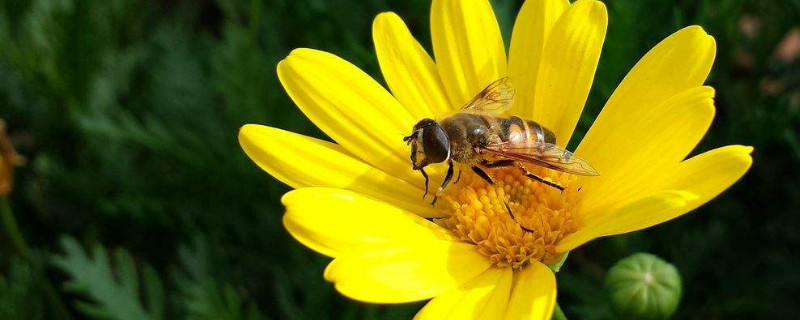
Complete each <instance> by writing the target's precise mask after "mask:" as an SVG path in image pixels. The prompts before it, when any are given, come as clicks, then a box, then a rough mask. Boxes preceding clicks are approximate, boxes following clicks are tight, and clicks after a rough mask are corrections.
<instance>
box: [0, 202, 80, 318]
mask: <svg viewBox="0 0 800 320" xmlns="http://www.w3.org/2000/svg"><path fill="white" fill-rule="evenodd" d="M0 220H2V223H3V230H4V231H5V233H6V235H7V236H8V238H9V240H10V241H11V246H12V247H13V249H14V251H15V252H16V253H17V254H18V255H19V256H20V257H21V258H22V259H23V260H24V261H25V262H27V263H29V264H33V261H32V260H33V259H31V250H30V248H28V245H27V244H25V239H23V238H22V232H20V231H19V225H17V219H16V218H14V213H13V212H12V211H11V206H10V205H9V204H8V200H7V199H6V198H5V197H3V196H0ZM34 269H35V270H39V268H34ZM40 279H41V280H40V281H41V285H42V287H43V289H44V293H45V295H46V296H47V300H48V301H49V302H50V303H51V305H52V306H53V309H54V312H55V315H56V317H55V318H56V319H65V320H73V319H74V318H73V317H72V315H71V314H70V313H69V310H67V306H66V305H65V304H64V301H63V300H61V296H60V295H59V294H58V291H56V289H55V288H54V287H53V284H52V283H50V281H48V280H47V276H45V275H42V277H41V278H40Z"/></svg>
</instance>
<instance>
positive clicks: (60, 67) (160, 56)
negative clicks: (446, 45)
mask: <svg viewBox="0 0 800 320" xmlns="http://www.w3.org/2000/svg"><path fill="white" fill-rule="evenodd" d="M0 3H1V4H0V118H3V119H5V120H6V122H7V127H8V132H9V134H10V137H11V139H12V141H13V144H14V145H15V147H16V148H17V150H18V152H19V153H20V154H22V155H23V156H24V157H25V162H24V164H23V165H22V166H20V167H19V168H18V170H17V172H16V173H17V180H16V184H15V187H14V190H13V192H12V193H11V194H10V195H9V196H8V202H9V203H10V205H11V209H13V213H14V215H15V216H16V218H17V220H18V223H19V227H20V229H21V231H22V235H23V237H24V239H25V241H26V242H27V244H28V247H29V248H30V250H31V255H29V256H25V255H22V254H20V253H19V250H15V248H14V247H13V246H12V245H11V243H12V242H11V240H12V239H11V237H10V236H9V229H10V228H11V227H10V223H9V222H8V221H5V222H4V225H3V226H4V228H3V229H2V230H0V233H1V234H0V236H1V237H0V250H2V251H0V270H2V275H1V276H0V319H69V318H70V317H71V318H73V319H409V318H410V317H411V316H412V315H413V314H414V313H415V312H416V310H418V308H419V307H420V306H421V304H411V305H398V306H374V305H364V304H359V303H356V302H353V301H349V300H347V299H346V298H343V297H342V296H340V295H338V294H337V293H336V292H335V291H334V289H333V288H332V286H331V285H330V284H328V283H326V282H325V281H324V280H323V279H322V270H323V268H324V266H325V264H326V263H327V261H328V260H327V259H326V258H323V257H321V256H320V255H318V254H315V253H313V252H311V251H310V250H309V249H306V248H304V247H302V246H301V245H299V244H297V243H296V242H295V241H294V240H292V239H291V238H290V237H289V235H288V234H287V232H286V231H285V230H284V229H283V227H282V225H281V223H280V219H281V215H282V212H283V209H282V207H281V206H280V203H279V202H278V199H279V197H280V196H281V195H282V194H283V193H285V192H286V191H288V188H287V187H286V186H284V185H282V184H280V183H278V182H277V181H276V180H274V179H273V178H271V177H270V176H269V175H267V174H266V173H264V172H262V171H261V170H259V169H258V168H257V167H256V166H255V165H254V164H252V163H251V162H250V161H249V160H248V159H247V158H246V156H245V155H244V153H243V152H242V151H241V149H240V148H239V145H238V143H237V139H236V135H237V131H238V128H239V127H240V126H241V125H243V124H245V123H258V124H265V125H270V126H275V127H280V128H285V129H289V130H291V131H295V132H300V133H303V134H308V135H312V136H316V137H324V135H323V134H322V133H321V132H320V131H319V130H317V129H316V128H315V127H314V126H313V125H312V124H311V123H310V122H309V121H308V120H307V119H306V118H304V117H303V115H302V114H301V113H300V112H299V110H298V109H297V108H296V107H295V106H294V105H293V103H292V102H291V101H290V100H289V99H288V97H287V95H286V94H285V93H284V92H283V89H282V88H281V86H280V84H279V83H278V80H277V77H276V74H275V66H276V63H277V62H278V61H279V60H280V59H282V58H283V57H285V56H286V55H287V54H288V53H289V51H290V50H291V49H293V48H296V47H312V48H317V49H322V50H326V51H330V52H333V53H335V54H337V55H340V56H341V57H343V58H345V59H347V60H349V61H351V62H353V63H354V64H356V65H357V66H359V67H361V68H363V69H364V70H365V71H367V72H368V73H369V74H371V75H373V76H374V77H375V78H376V79H379V81H383V80H382V77H381V76H380V72H379V70H378V68H377V61H376V58H375V56H374V53H373V48H372V40H371V23H372V19H373V17H374V16H375V15H377V14H378V13H379V12H382V11H390V10H391V11H395V12H397V13H398V14H399V15H400V16H402V17H403V18H404V20H405V21H406V23H407V24H408V25H409V27H410V28H411V29H412V32H413V33H414V34H415V35H416V36H417V37H418V38H419V39H420V41H421V42H422V43H423V44H424V45H425V46H426V47H427V48H430V36H429V26H428V21H429V20H428V19H429V7H430V3H429V1H427V0H414V1H403V0H369V1H344V0H332V1H323V0H310V1H277V0H251V1H225V0H219V1H210V0H202V1H201V0H198V1H189V0H165V1H138V0H111V1H105V0H92V1H89V0H35V1H23V0H4V1H0ZM493 4H494V5H495V11H496V13H497V16H498V18H499V19H500V21H501V26H502V27H503V29H504V34H505V36H506V37H508V36H509V35H510V28H511V26H512V24H513V20H514V17H515V15H516V12H517V10H518V8H519V6H520V5H521V1H500V0H497V1H493ZM606 5H607V7H608V10H609V27H608V36H607V38H606V41H605V45H604V49H603V54H602V58H601V61H600V65H599V67H598V70H597V75H596V77H595V82H594V85H593V88H592V93H591V95H590V96H589V102H588V105H587V107H586V112H584V114H583V117H582V118H581V121H580V123H579V125H578V130H577V131H576V132H577V133H578V134H579V135H582V134H583V133H585V131H586V129H587V128H588V127H589V125H590V124H591V122H592V120H593V119H594V118H595V117H596V115H597V114H598V112H599V110H600V108H601V107H602V105H603V103H604V102H605V101H606V100H607V98H608V97H609V95H610V94H611V93H612V91H613V90H614V88H615V87H616V85H617V84H618V83H619V82H620V80H621V79H622V77H623V76H624V75H625V73H626V72H627V71H628V70H629V69H630V68H631V67H632V66H633V65H634V64H635V63H636V61H637V60H638V58H639V57H641V56H642V55H643V54H644V53H645V52H646V51H647V50H648V49H649V48H651V47H652V46H653V45H655V44H656V43H657V42H658V41H660V40H661V39H663V38H664V37H666V36H668V35H669V34H671V33H672V32H674V31H676V30H678V29H680V28H682V27H684V26H687V25H691V24H698V25H701V26H703V27H704V28H705V29H706V30H707V31H708V32H709V33H710V34H711V35H713V36H714V37H715V38H716V40H717V46H718V52H717V60H716V62H715V65H714V68H713V70H712V74H711V77H710V79H709V80H708V84H710V85H712V86H714V87H715V88H716V89H717V97H716V106H717V115H716V118H715V120H714V124H713V125H712V127H711V130H710V131H709V133H708V135H707V136H706V138H705V139H704V140H703V142H702V144H701V145H700V147H699V148H698V152H699V151H703V150H708V149H711V148H715V147H719V146H723V145H728V144H745V145H752V146H755V152H754V158H755V162H754V166H753V168H752V169H751V170H750V171H749V173H748V174H747V175H746V176H745V177H744V178H743V179H742V180H741V181H739V182H738V183H737V184H736V185H735V186H734V187H732V188H731V189H730V190H729V191H727V192H725V193H724V194H723V195H722V196H720V197H719V198H717V199H715V200H714V201H712V202H711V203H710V204H708V205H706V206H704V207H702V208H700V209H698V210H696V212H694V213H692V214H690V215H687V216H684V217H682V218H680V219H677V220H674V221H671V222H669V223H666V224H663V225H659V226H657V227H654V228H651V229H648V230H646V231H642V232H638V233H634V234H630V235H625V236H619V237H613V238H606V239H601V240H597V241H594V242H592V243H590V244H589V245H586V246H584V247H582V248H580V249H579V250H576V251H574V252H573V253H572V254H571V255H570V259H569V260H568V262H567V264H566V266H565V268H564V269H562V272H560V273H559V274H558V279H559V302H560V303H561V305H562V306H563V307H564V309H565V311H566V313H567V315H568V316H570V317H571V318H575V319H613V318H614V316H613V315H612V314H611V311H610V308H609V304H608V302H607V295H606V293H605V292H604V291H603V287H602V281H603V276H604V273H605V272H606V270H607V269H608V268H609V267H610V266H611V265H613V264H614V262H616V261H617V260H619V259H620V258H623V257H625V256H628V255H629V254H631V253H633V252H637V251H645V252H650V253H654V254H657V255H659V256H660V257H662V258H663V259H665V260H667V261H669V262H671V263H673V264H675V266H676V267H677V268H678V269H679V270H680V272H681V274H682V276H683V279H684V297H683V299H682V302H681V305H680V307H679V310H678V313H677V314H676V316H675V317H674V318H676V319H755V318H759V319H762V318H764V319H766V318H771V319H787V318H792V317H793V316H796V315H797V313H798V312H799V311H800V310H798V305H797V302H798V300H797V299H798V297H800V289H798V288H800V272H798V270H800V256H799V255H798V247H800V246H798V244H800V232H797V228H798V227H800V221H799V220H800V218H799V217H798V216H799V214H800V212H798V208H799V207H800V206H799V205H800V172H798V171H799V169H798V165H800V58H798V56H800V48H799V47H800V29H799V28H800V1H798V0H784V1H757V0H749V1H748V0H719V1H711V0H681V1H642V0H609V1H606ZM792 30H793V31H792ZM791 32H794V33H797V34H795V35H794V38H793V37H792V36H790V33H791ZM792 39H794V40H792ZM506 43H508V41H506ZM792 46H794V47H792ZM792 48H794V50H792ZM574 140H576V139H574ZM67 313H68V314H69V316H68V315H67Z"/></svg>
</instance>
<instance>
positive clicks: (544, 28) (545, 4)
mask: <svg viewBox="0 0 800 320" xmlns="http://www.w3.org/2000/svg"><path fill="white" fill-rule="evenodd" d="M567 8H569V1H567V0H528V1H525V2H524V3H523V4H522V8H521V9H520V10H519V14H517V20H516V21H515V22H514V31H513V32H512V33H511V46H510V47H509V50H508V75H509V76H510V77H511V81H512V82H513V84H514V87H515V88H516V89H517V94H516V96H515V97H514V106H513V107H512V109H511V112H510V113H511V114H513V115H516V116H520V117H522V118H523V119H534V118H533V101H534V97H535V95H534V92H535V90H536V78H537V74H538V72H539V64H540V62H541V60H542V50H543V49H544V44H545V43H546V42H547V37H548V36H549V35H550V32H551V30H552V29H553V26H554V25H555V24H556V21H557V20H558V18H559V17H561V14H562V13H564V11H565V10H566V9H567Z"/></svg>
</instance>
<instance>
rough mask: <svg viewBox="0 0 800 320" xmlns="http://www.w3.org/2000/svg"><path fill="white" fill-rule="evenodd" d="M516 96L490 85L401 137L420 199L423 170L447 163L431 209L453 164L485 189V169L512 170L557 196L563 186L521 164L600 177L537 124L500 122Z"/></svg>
mask: <svg viewBox="0 0 800 320" xmlns="http://www.w3.org/2000/svg"><path fill="white" fill-rule="evenodd" d="M515 92H516V91H515V90H514V89H513V88H512V87H511V86H510V85H509V79H508V77H505V78H502V79H499V80H497V81H494V82H492V83H491V84H489V85H488V86H487V87H486V88H485V89H483V91H481V92H480V93H478V95H476V96H475V97H474V98H473V99H472V100H471V101H470V102H468V103H467V104H466V105H464V106H463V107H462V108H461V109H460V110H459V111H457V112H456V113H453V114H450V115H447V116H445V117H443V118H441V119H439V120H438V121H437V120H433V119H429V118H426V119H422V120H420V121H419V122H417V124H415V125H414V128H413V129H412V132H411V135H409V136H407V137H404V138H403V141H405V142H406V143H407V144H408V145H410V146H411V164H412V168H413V169H414V170H419V171H420V173H422V176H423V177H424V178H425V194H423V197H425V196H426V195H427V194H428V175H427V173H426V172H425V166H427V165H429V164H433V163H441V162H445V161H447V165H448V167H447V173H446V174H445V177H444V180H443V182H442V185H441V186H440V187H439V189H438V190H436V193H435V195H434V198H433V201H432V202H431V205H435V204H436V200H437V199H438V198H439V196H440V195H441V194H442V191H444V190H445V188H447V186H448V185H449V184H450V181H451V180H452V178H453V175H454V169H453V165H454V163H455V162H457V163H460V164H462V165H465V166H469V167H470V168H471V170H472V171H473V172H475V173H476V174H477V175H478V176H480V177H481V178H482V179H483V180H485V181H486V182H487V183H489V184H494V181H493V180H492V178H491V176H490V175H489V174H488V173H487V172H486V170H485V169H491V168H500V167H512V166H513V167H517V168H518V169H519V170H520V171H521V172H522V173H523V174H524V175H525V176H526V177H528V178H531V179H533V180H535V181H538V182H540V183H543V184H546V185H548V186H550V187H553V188H556V189H558V190H561V191H563V190H564V187H562V186H560V185H558V184H557V183H554V182H551V181H548V180H545V179H543V178H542V177H539V176H537V175H536V174H534V173H532V172H530V171H529V170H528V169H527V168H526V167H525V165H524V164H533V165H537V166H541V167H544V168H548V169H552V170H557V171H562V172H566V173H570V174H575V175H583V176H597V175H599V173H598V172H597V170H595V169H594V168H592V166H591V165H589V163H588V162H586V160H583V159H581V158H578V157H575V156H573V155H572V153H571V152H569V151H567V150H565V149H563V148H561V147H559V146H558V145H556V136H555V134H553V132H552V131H550V130H549V129H547V128H545V127H544V126H542V125H540V124H539V123H537V122H535V121H532V120H523V119H521V118H519V117H516V116H509V117H501V115H502V114H503V113H504V112H505V111H507V110H508V109H509V108H510V107H511V105H512V103H513V98H514V93H515ZM458 176H459V178H460V176H461V170H460V169H459V172H458ZM456 181H458V178H456ZM506 208H507V209H508V205H506ZM509 213H510V214H511V211H510V210H509ZM511 215H512V217H513V214H511Z"/></svg>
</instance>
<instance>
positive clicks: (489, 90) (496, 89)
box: [461, 77, 517, 115]
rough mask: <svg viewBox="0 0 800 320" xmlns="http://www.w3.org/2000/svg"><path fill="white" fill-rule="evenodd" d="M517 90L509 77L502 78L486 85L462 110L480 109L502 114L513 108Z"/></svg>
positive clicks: (480, 110)
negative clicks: (512, 85)
mask: <svg viewBox="0 0 800 320" xmlns="http://www.w3.org/2000/svg"><path fill="white" fill-rule="evenodd" d="M516 92H517V91H516V90H514V88H512V87H511V84H510V81H509V79H508V77H503V78H500V79H499V80H497V81H495V82H492V83H490V84H489V85H488V86H486V88H485V89H483V90H482V91H481V92H480V93H478V94H477V95H476V96H475V97H474V98H472V100H471V101H470V102H468V103H467V104H466V105H464V106H463V107H462V108H461V111H479V112H486V113H489V114H493V115H499V114H502V113H504V112H505V111H506V110H508V109H509V108H511V105H512V104H513V103H514V94H515V93H516Z"/></svg>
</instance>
